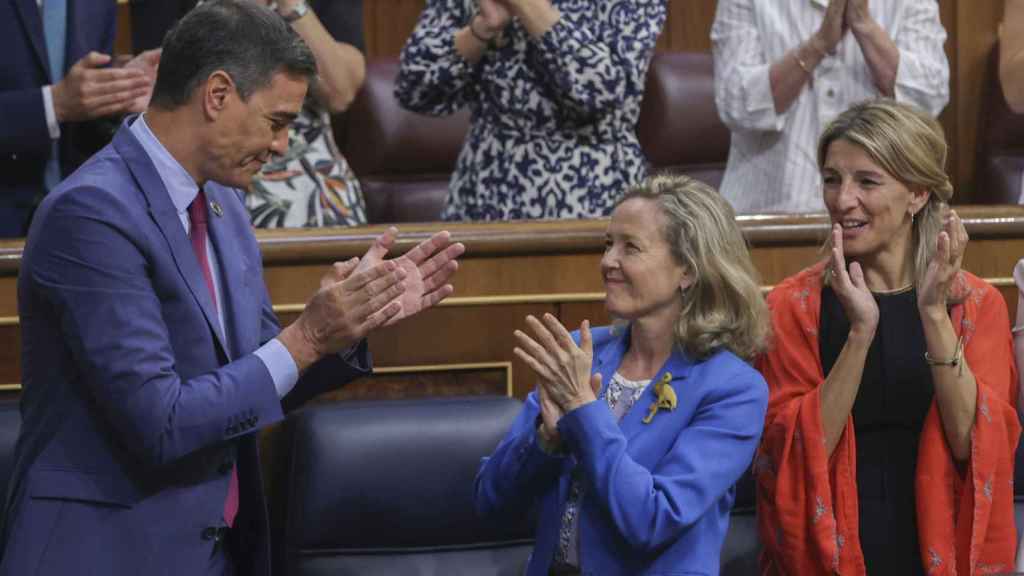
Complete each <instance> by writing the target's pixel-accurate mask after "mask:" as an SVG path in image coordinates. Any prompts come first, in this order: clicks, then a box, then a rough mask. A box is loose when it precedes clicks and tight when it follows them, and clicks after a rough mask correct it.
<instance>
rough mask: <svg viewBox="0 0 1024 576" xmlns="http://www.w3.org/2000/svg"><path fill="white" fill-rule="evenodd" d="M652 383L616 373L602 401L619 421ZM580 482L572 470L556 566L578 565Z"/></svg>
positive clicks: (581, 488)
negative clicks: (606, 403)
mask: <svg viewBox="0 0 1024 576" xmlns="http://www.w3.org/2000/svg"><path fill="white" fill-rule="evenodd" d="M650 383H651V381H650V380H649V379H648V380H627V379H626V378H624V377H623V376H622V375H621V374H619V373H618V372H616V373H615V374H614V375H613V376H612V381H611V382H609V383H608V388H607V389H606V390H605V394H604V396H605V400H606V401H607V402H608V408H610V409H611V411H612V414H614V415H615V419H616V420H622V417H623V416H625V414H626V412H629V410H630V409H631V408H632V407H633V405H634V404H636V401H637V400H639V399H640V397H641V396H643V393H644V390H646V389H647V386H648V385H649V384H650ZM583 491H584V490H583V479H582V477H581V474H580V472H579V469H578V468H577V469H576V470H573V474H572V486H571V488H569V500H568V501H567V502H566V503H565V511H564V512H562V525H561V526H560V527H559V528H558V549H557V550H556V551H555V564H556V565H561V566H571V567H576V566H579V564H580V556H579V509H580V502H582V501H583Z"/></svg>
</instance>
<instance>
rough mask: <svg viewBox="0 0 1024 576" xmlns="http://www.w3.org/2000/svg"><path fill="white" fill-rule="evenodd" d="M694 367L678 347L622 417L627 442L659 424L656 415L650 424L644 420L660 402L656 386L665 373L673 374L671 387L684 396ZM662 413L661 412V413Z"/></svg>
mask: <svg viewBox="0 0 1024 576" xmlns="http://www.w3.org/2000/svg"><path fill="white" fill-rule="evenodd" d="M692 367H693V361H692V360H690V359H689V358H688V357H687V356H686V354H684V353H683V351H682V350H680V349H679V348H678V347H677V348H676V349H674V350H673V351H672V355H671V356H669V357H668V360H667V361H666V362H665V365H664V366H662V367H661V370H658V373H657V374H656V375H655V376H654V378H653V379H652V380H651V383H650V385H648V386H647V389H646V390H644V393H643V394H641V395H640V398H639V399H638V400H637V401H636V404H634V405H633V407H632V408H630V409H629V412H626V415H625V416H623V417H622V421H621V422H620V423H619V426H620V427H621V428H622V433H623V434H624V435H625V436H626V439H627V440H632V439H633V437H634V436H636V435H637V434H639V433H641V432H643V431H644V430H646V429H648V428H650V427H652V426H654V425H655V424H656V423H657V422H658V417H657V415H655V417H654V419H653V420H651V423H650V424H644V422H643V419H644V418H646V417H647V413H648V412H649V411H650V409H651V405H652V404H655V403H657V402H658V394H657V393H656V392H655V391H654V386H655V384H657V383H658V382H660V381H661V379H662V378H664V376H665V373H666V372H668V373H671V374H672V382H671V386H672V387H673V388H674V389H675V391H676V394H677V395H682V393H683V387H684V386H685V384H684V381H685V380H686V377H687V376H688V375H689V373H690V368H692ZM659 412H660V411H659Z"/></svg>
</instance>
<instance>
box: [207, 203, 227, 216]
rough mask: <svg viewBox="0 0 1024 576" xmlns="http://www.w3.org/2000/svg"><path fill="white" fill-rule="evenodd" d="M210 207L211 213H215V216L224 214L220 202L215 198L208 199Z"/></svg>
mask: <svg viewBox="0 0 1024 576" xmlns="http://www.w3.org/2000/svg"><path fill="white" fill-rule="evenodd" d="M210 208H211V209H212V210H213V213H214V214H216V215H217V217H220V216H223V215H224V209H223V208H221V207H220V202H217V201H216V200H210Z"/></svg>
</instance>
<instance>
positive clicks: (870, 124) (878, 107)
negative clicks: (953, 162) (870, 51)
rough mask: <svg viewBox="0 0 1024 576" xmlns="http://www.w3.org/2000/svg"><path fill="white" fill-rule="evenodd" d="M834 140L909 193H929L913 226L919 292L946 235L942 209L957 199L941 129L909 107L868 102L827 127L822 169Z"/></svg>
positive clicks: (820, 152) (827, 243)
mask: <svg viewBox="0 0 1024 576" xmlns="http://www.w3.org/2000/svg"><path fill="white" fill-rule="evenodd" d="M836 140H845V141H847V142H850V143H851V144H856V145H857V146H858V147H860V148H861V149H863V150H864V151H865V152H866V153H867V154H868V156H870V157H871V160H872V161H874V162H875V163H876V164H878V165H879V166H881V167H882V168H883V169H884V170H885V171H886V172H888V173H889V174H890V175H891V176H892V177H893V178H895V179H896V180H898V181H899V182H900V183H902V184H903V185H904V186H906V187H907V188H909V189H911V190H914V189H924V190H928V191H929V192H931V194H930V195H929V197H928V201H927V203H926V204H925V205H924V207H923V208H921V210H920V211H919V212H918V213H917V214H916V215H915V216H914V218H913V221H912V224H911V226H912V228H913V229H912V234H913V238H912V245H913V250H914V262H913V265H914V284H915V285H917V286H920V285H921V284H922V282H923V280H924V275H925V272H927V270H928V263H929V262H931V259H932V256H933V255H934V253H935V243H936V242H937V240H938V237H939V232H941V231H942V219H943V208H944V206H945V205H947V204H949V201H950V199H952V198H953V184H952V183H951V182H950V181H949V176H947V175H946V156H947V155H948V151H949V147H948V146H947V145H946V136H945V134H944V133H943V131H942V126H941V125H940V124H939V123H938V121H937V120H935V119H934V118H932V117H931V116H929V115H928V114H927V113H925V112H924V111H923V110H920V109H918V108H916V107H914V106H911V105H909V104H901V103H899V102H896V101H894V100H889V99H877V100H868V101H865V102H861V103H859V104H855V105H853V106H852V107H851V108H849V109H848V110H846V111H845V112H843V113H842V114H840V115H839V116H838V117H837V118H836V119H835V120H833V121H832V122H831V123H829V125H828V126H826V127H825V131H824V132H823V133H822V134H821V138H820V139H819V140H818V167H819V168H824V166H825V159H826V157H827V156H828V149H829V146H831V145H832V143H833V142H835V141H836ZM831 250H832V236H831V235H829V237H828V239H827V240H826V241H825V246H824V251H825V253H826V254H828V253H830V252H831ZM825 281H826V282H828V274H826V275H825Z"/></svg>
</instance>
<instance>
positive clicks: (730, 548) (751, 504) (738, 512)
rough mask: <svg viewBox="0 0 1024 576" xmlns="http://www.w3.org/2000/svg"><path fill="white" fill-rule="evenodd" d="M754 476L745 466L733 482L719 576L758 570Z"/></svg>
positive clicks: (739, 575)
mask: <svg viewBox="0 0 1024 576" xmlns="http://www.w3.org/2000/svg"><path fill="white" fill-rule="evenodd" d="M754 498H755V486H754V477H753V476H751V475H750V471H749V470H747V471H746V472H745V473H744V474H743V476H742V477H741V478H740V479H739V481H738V482H736V502H735V503H734V504H733V507H732V514H731V515H730V517H729V531H728V532H727V533H726V534H725V542H724V543H723V544H722V561H721V566H722V572H721V576H745V575H747V574H757V573H758V557H759V556H760V554H761V540H760V538H759V537H758V535H757V516H756V515H755V510H756V505H755V500H754Z"/></svg>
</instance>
